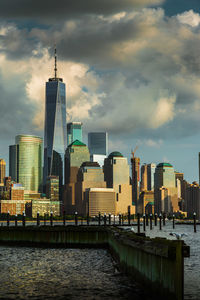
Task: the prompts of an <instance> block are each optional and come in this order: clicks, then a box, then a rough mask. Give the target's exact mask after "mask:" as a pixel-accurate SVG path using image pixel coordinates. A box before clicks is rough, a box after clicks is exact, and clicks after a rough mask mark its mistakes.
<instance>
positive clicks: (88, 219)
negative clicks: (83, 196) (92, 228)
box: [87, 214, 90, 226]
mask: <svg viewBox="0 0 200 300" xmlns="http://www.w3.org/2000/svg"><path fill="white" fill-rule="evenodd" d="M87 225H88V226H89V225H90V216H89V214H87Z"/></svg>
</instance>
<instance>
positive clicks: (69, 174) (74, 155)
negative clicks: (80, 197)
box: [64, 140, 90, 214]
mask: <svg viewBox="0 0 200 300" xmlns="http://www.w3.org/2000/svg"><path fill="white" fill-rule="evenodd" d="M89 160H90V153H89V150H88V147H87V146H86V145H85V144H83V143H82V142H80V141H78V140H76V141H74V142H73V143H71V144H70V145H69V146H68V147H67V149H66V152H65V186H64V209H65V210H66V212H67V213H68V214H73V213H74V212H75V211H76V203H75V198H76V191H75V187H76V183H77V175H78V171H79V168H80V166H81V165H82V163H83V162H85V161H89Z"/></svg>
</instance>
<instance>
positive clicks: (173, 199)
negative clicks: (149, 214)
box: [154, 163, 179, 213]
mask: <svg viewBox="0 0 200 300" xmlns="http://www.w3.org/2000/svg"><path fill="white" fill-rule="evenodd" d="M154 193H155V212H157V213H161V212H166V213H170V212H174V211H178V210H179V206H178V194H177V187H176V181H175V172H174V168H173V166H172V165H171V164H169V163H160V164H158V165H157V167H156V170H155V176H154ZM163 193H164V194H163ZM163 195H164V196H163ZM163 209H165V210H166V209H167V211H163Z"/></svg>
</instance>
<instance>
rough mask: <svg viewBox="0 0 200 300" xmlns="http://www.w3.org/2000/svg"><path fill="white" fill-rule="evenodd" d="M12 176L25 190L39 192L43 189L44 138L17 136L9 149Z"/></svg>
mask: <svg viewBox="0 0 200 300" xmlns="http://www.w3.org/2000/svg"><path fill="white" fill-rule="evenodd" d="M9 157H10V161H9V164H10V166H9V170H10V172H11V173H10V174H9V175H10V176H11V177H12V179H13V180H14V181H15V182H18V183H21V184H22V186H23V187H24V189H25V190H31V191H36V192H38V191H39V190H41V188H42V138H40V137H38V136H33V135H17V136H16V138H15V145H12V146H10V147H9Z"/></svg>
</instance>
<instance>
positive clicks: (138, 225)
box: [137, 214, 140, 233]
mask: <svg viewBox="0 0 200 300" xmlns="http://www.w3.org/2000/svg"><path fill="white" fill-rule="evenodd" d="M137 232H138V233H140V214H137Z"/></svg>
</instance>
